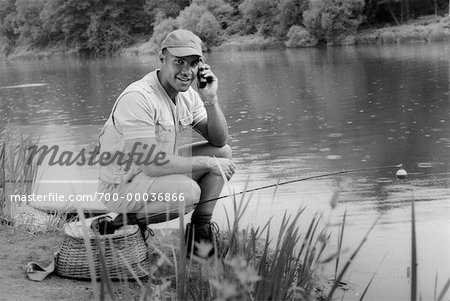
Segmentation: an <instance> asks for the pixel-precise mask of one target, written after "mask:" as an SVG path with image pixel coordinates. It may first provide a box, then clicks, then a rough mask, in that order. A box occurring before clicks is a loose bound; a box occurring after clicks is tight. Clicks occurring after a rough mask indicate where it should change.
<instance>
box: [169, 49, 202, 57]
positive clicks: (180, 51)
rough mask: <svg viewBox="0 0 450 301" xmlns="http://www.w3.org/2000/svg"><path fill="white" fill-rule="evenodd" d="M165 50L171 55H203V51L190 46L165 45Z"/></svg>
mask: <svg viewBox="0 0 450 301" xmlns="http://www.w3.org/2000/svg"><path fill="white" fill-rule="evenodd" d="M166 49H167V51H169V52H170V54H172V55H173V56H190V55H198V56H200V57H203V53H202V52H199V51H198V50H197V49H194V48H191V47H166Z"/></svg>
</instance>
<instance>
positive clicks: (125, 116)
mask: <svg viewBox="0 0 450 301" xmlns="http://www.w3.org/2000/svg"><path fill="white" fill-rule="evenodd" d="M157 72H158V70H156V71H153V72H151V73H149V74H147V75H146V76H145V77H144V78H142V79H141V80H139V81H137V82H134V83H132V84H131V85H130V86H128V87H127V88H126V89H125V90H124V91H123V92H122V94H121V95H120V96H119V97H118V99H117V101H116V103H115V104H114V107H113V110H112V112H111V115H110V116H109V118H108V120H107V121H106V124H105V125H104V127H103V129H102V132H101V133H100V136H99V145H100V152H101V153H102V152H110V153H112V154H114V153H115V152H124V150H125V149H124V147H125V141H126V140H129V139H136V138H154V139H155V140H156V141H157V143H158V146H159V148H160V149H161V150H163V151H165V152H169V153H172V154H175V153H176V152H177V147H178V143H179V136H180V134H181V133H182V132H183V131H184V130H185V129H186V128H188V127H194V126H196V125H197V124H198V123H199V122H200V121H202V120H203V119H205V118H206V117H207V115H206V110H205V108H204V106H203V102H202V101H201V99H200V97H199V95H198V93H197V92H196V91H195V90H194V89H193V88H192V87H190V88H189V89H188V90H187V91H186V92H180V93H178V95H177V96H176V98H175V103H174V102H173V101H172V100H171V99H170V97H169V95H168V94H167V92H166V91H165V90H164V88H163V87H162V85H161V83H160V82H159V80H158V76H157ZM129 172H133V171H125V170H124V167H123V166H121V165H118V164H114V163H111V164H108V165H106V166H101V167H100V178H101V179H102V180H104V181H107V182H110V183H120V182H121V181H122V180H123V178H124V176H126V175H127V173H129Z"/></svg>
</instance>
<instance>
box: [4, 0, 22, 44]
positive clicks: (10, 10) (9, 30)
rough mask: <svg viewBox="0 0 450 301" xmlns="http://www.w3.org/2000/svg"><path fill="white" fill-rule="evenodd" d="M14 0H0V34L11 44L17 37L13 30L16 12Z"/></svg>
mask: <svg viewBox="0 0 450 301" xmlns="http://www.w3.org/2000/svg"><path fill="white" fill-rule="evenodd" d="M15 2H16V1H15V0H0V35H1V36H2V37H3V38H4V39H6V40H7V42H8V43H9V44H13V43H14V42H15V40H16V39H17V37H18V34H17V33H16V31H15V30H14V22H15V20H16V16H17V12H16V5H15Z"/></svg>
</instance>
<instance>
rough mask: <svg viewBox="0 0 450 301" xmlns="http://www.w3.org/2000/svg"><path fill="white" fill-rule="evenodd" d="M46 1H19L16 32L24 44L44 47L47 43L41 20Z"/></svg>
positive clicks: (17, 4) (17, 3)
mask: <svg viewBox="0 0 450 301" xmlns="http://www.w3.org/2000/svg"><path fill="white" fill-rule="evenodd" d="M44 4H45V0H17V1H16V12H17V14H16V18H15V22H14V24H15V26H14V27H15V28H14V30H15V32H16V34H18V35H19V40H20V42H21V43H22V44H29V45H44V44H46V43H47V39H46V35H45V33H44V30H43V28H42V22H41V20H40V18H39V15H40V13H41V11H42V10H43V8H44Z"/></svg>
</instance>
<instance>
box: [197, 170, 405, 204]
mask: <svg viewBox="0 0 450 301" xmlns="http://www.w3.org/2000/svg"><path fill="white" fill-rule="evenodd" d="M390 168H399V170H398V171H397V173H396V176H397V177H398V178H399V179H404V178H405V177H406V171H405V170H404V169H403V164H397V165H384V166H375V167H363V168H357V169H347V170H340V171H334V172H329V173H324V174H319V175H315V176H309V177H303V178H299V179H294V180H289V181H285V182H279V183H275V184H270V185H265V186H261V187H257V188H252V189H247V190H244V191H241V192H236V193H232V194H228V195H223V196H219V197H216V198H212V199H208V200H205V201H201V202H199V203H196V204H194V206H198V205H200V204H204V203H208V202H213V201H217V200H220V199H224V198H227V197H230V196H236V195H241V194H244V193H249V192H254V191H258V190H262V189H267V188H273V187H278V186H281V185H286V184H291V183H296V182H301V181H306V180H312V179H318V178H325V177H330V176H335V175H340V174H346V173H352V172H360V171H366V170H379V169H390Z"/></svg>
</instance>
